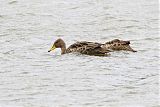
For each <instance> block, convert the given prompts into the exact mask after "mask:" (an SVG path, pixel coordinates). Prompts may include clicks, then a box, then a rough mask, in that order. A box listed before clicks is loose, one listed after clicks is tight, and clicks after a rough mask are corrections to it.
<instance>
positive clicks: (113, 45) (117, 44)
mask: <svg viewBox="0 0 160 107" xmlns="http://www.w3.org/2000/svg"><path fill="white" fill-rule="evenodd" d="M129 44H130V41H124V40H119V39H114V40H112V41H109V42H106V43H105V45H104V47H105V48H106V49H111V50H113V51H120V50H125V51H132V52H137V51H135V50H134V49H132V48H131V46H130V45H129Z"/></svg>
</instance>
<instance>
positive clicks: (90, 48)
mask: <svg viewBox="0 0 160 107" xmlns="http://www.w3.org/2000/svg"><path fill="white" fill-rule="evenodd" d="M56 48H61V54H66V53H72V52H78V53H81V54H86V55H94V56H107V55H109V54H108V53H109V52H111V51H110V50H109V49H107V48H106V47H104V44H101V43H96V42H86V41H82V42H76V43H74V44H72V45H70V46H69V47H68V48H66V44H65V42H64V41H63V40H62V39H57V40H56V41H55V42H54V44H53V46H52V47H51V49H50V50H49V51H48V52H51V51H53V50H55V49H56Z"/></svg>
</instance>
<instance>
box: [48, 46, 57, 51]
mask: <svg viewBox="0 0 160 107" xmlns="http://www.w3.org/2000/svg"><path fill="white" fill-rule="evenodd" d="M55 49H56V47H55V45H53V46H52V48H51V49H50V50H49V51H48V52H51V51H53V50H55Z"/></svg>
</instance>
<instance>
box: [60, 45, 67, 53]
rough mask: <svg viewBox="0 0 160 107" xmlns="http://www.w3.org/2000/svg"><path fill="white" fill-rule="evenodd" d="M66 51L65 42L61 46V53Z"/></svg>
mask: <svg viewBox="0 0 160 107" xmlns="http://www.w3.org/2000/svg"><path fill="white" fill-rule="evenodd" d="M65 53H66V44H64V45H63V46H62V47H61V54H65Z"/></svg>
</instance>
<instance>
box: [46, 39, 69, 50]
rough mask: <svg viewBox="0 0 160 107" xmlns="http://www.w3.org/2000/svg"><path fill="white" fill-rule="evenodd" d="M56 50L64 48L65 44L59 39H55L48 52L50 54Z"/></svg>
mask: <svg viewBox="0 0 160 107" xmlns="http://www.w3.org/2000/svg"><path fill="white" fill-rule="evenodd" d="M56 48H61V49H65V48H66V45H65V42H64V41H63V40H62V39H61V38H59V39H57V40H56V41H55V42H54V44H53V45H52V47H51V49H50V50H49V51H48V52H51V51H53V50H55V49H56Z"/></svg>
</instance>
